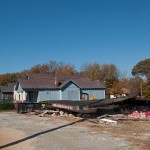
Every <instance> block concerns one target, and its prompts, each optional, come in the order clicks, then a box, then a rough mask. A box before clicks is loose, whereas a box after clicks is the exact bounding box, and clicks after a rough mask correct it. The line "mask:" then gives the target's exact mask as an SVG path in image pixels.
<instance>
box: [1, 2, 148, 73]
mask: <svg viewBox="0 0 150 150" xmlns="http://www.w3.org/2000/svg"><path fill="white" fill-rule="evenodd" d="M145 58H150V0H0V74H2V73H8V72H10V73H12V72H20V71H22V70H24V69H29V68H30V67H32V66H34V65H36V64H43V63H47V62H49V61H50V60H56V61H65V62H67V63H71V64H74V65H75V67H76V68H77V69H80V67H81V66H82V64H85V63H95V62H97V63H100V64H110V63H113V64H116V65H117V66H118V67H119V69H120V70H122V71H127V72H128V74H130V73H131V69H132V67H133V66H134V65H136V63H138V62H139V61H140V60H143V59H145Z"/></svg>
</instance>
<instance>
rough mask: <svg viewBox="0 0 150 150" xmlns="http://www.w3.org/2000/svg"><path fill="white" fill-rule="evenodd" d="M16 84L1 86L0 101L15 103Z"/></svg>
mask: <svg viewBox="0 0 150 150" xmlns="http://www.w3.org/2000/svg"><path fill="white" fill-rule="evenodd" d="M15 84H16V83H8V84H7V86H0V99H1V100H3V101H7V100H9V101H13V95H14V86H15Z"/></svg>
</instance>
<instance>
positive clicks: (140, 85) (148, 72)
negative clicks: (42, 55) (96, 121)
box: [0, 59, 150, 97]
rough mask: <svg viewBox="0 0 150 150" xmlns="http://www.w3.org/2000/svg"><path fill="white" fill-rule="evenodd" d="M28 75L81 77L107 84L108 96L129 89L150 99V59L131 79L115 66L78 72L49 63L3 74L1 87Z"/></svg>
mask: <svg viewBox="0 0 150 150" xmlns="http://www.w3.org/2000/svg"><path fill="white" fill-rule="evenodd" d="M27 73H32V74H50V73H53V74H56V73H57V74H62V75H81V76H83V77H88V78H90V79H91V80H99V81H101V82H102V83H103V84H105V86H106V94H107V95H110V94H113V95H115V96H117V95H120V94H122V93H123V88H125V89H129V91H130V96H144V97H150V59H145V60H142V61H140V62H138V63H137V64H136V65H135V66H134V67H133V69H132V75H133V77H130V78H127V77H125V75H123V74H122V73H121V72H120V70H119V68H118V67H117V66H116V65H115V64H98V63H93V64H84V65H82V67H81V69H80V71H77V70H76V69H75V66H74V65H72V64H68V63H65V62H57V61H49V62H48V63H45V64H38V65H35V66H33V67H31V68H30V69H28V70H24V71H22V72H19V73H7V74H1V75H0V85H6V84H7V83H12V82H16V80H17V79H18V78H24V77H25V76H26V74H27Z"/></svg>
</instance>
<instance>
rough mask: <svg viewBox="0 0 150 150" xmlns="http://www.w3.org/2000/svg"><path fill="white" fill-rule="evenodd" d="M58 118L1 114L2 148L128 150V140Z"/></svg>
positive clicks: (25, 149)
mask: <svg viewBox="0 0 150 150" xmlns="http://www.w3.org/2000/svg"><path fill="white" fill-rule="evenodd" d="M80 121H81V120H76V122H73V123H70V122H68V121H66V120H65V119H64V120H63V119H60V118H56V117H51V118H45V117H42V118H41V117H39V116H34V115H24V114H16V113H15V112H3V113H0V149H5V150H9V149H10V150H21V149H22V150H120V149H121V150H128V149H129V147H128V143H127V142H126V141H123V140H122V139H119V138H116V137H112V136H110V135H108V134H107V133H102V132H101V133H99V132H94V131H92V130H90V129H89V128H87V127H83V126H79V125H77V124H78V122H80Z"/></svg>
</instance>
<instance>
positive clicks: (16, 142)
mask: <svg viewBox="0 0 150 150" xmlns="http://www.w3.org/2000/svg"><path fill="white" fill-rule="evenodd" d="M83 121H85V119H80V120H78V121H75V122H72V123H69V124H65V125H62V126H59V127H56V128H53V129H50V130H46V131H43V132H39V133H36V134H33V135H31V136H28V137H25V138H23V139H20V140H17V141H14V142H11V143H9V144H6V145H2V146H0V149H2V148H6V147H10V146H13V145H16V144H19V143H22V142H24V141H27V140H30V139H33V138H35V137H37V136H40V135H42V134H46V133H49V132H52V131H55V130H59V129H61V128H64V127H67V126H70V125H73V124H76V123H79V122H83Z"/></svg>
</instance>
